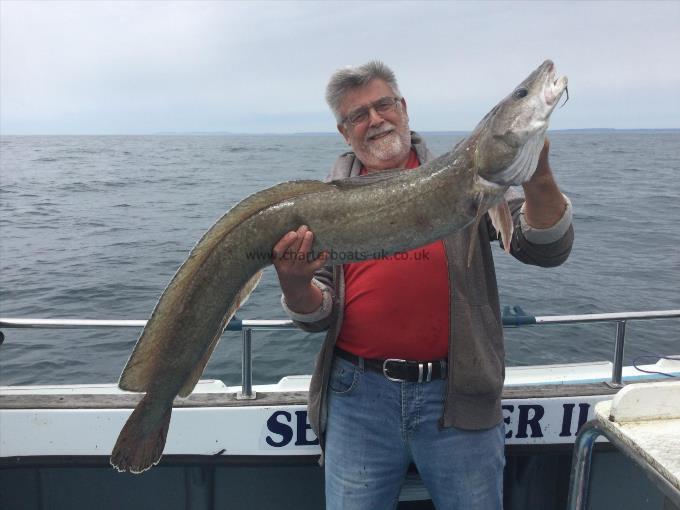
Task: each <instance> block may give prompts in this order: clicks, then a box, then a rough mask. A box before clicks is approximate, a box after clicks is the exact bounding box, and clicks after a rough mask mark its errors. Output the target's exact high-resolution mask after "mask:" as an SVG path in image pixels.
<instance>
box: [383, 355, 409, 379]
mask: <svg viewBox="0 0 680 510" xmlns="http://www.w3.org/2000/svg"><path fill="white" fill-rule="evenodd" d="M388 361H395V362H397V363H406V360H405V359H397V358H387V359H386V360H385V361H383V375H384V376H385V377H387V378H388V379H389V380H390V381H393V382H404V381H405V380H406V379H396V378H394V377H390V376H389V375H387V362H388Z"/></svg>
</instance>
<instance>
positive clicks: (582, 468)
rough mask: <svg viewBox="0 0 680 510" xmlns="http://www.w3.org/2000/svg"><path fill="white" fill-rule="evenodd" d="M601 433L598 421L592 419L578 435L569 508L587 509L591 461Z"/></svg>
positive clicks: (570, 509) (574, 509) (570, 483)
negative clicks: (596, 441)
mask: <svg viewBox="0 0 680 510" xmlns="http://www.w3.org/2000/svg"><path fill="white" fill-rule="evenodd" d="M601 433H602V432H601V431H600V428H599V427H598V425H597V421H596V420H592V421H589V422H588V423H586V424H585V425H583V427H581V430H580V431H579V433H578V435H577V436H576V441H575V442H574V453H573V458H572V461H571V478H570V479H569V496H568V497H569V499H568V501H567V510H585V508H586V503H587V502H588V485H589V482H590V461H591V459H592V455H593V446H594V444H595V440H596V439H597V437H598V436H599V435H600V434H601Z"/></svg>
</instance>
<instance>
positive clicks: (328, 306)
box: [281, 265, 337, 333]
mask: <svg viewBox="0 0 680 510" xmlns="http://www.w3.org/2000/svg"><path fill="white" fill-rule="evenodd" d="M335 273H336V271H334V269H333V267H332V266H330V265H326V266H324V267H322V268H321V269H319V270H318V271H317V272H316V273H314V280H313V281H312V283H313V284H314V285H316V286H317V287H318V288H319V289H321V292H322V294H323V295H324V298H323V301H322V303H321V305H320V306H319V309H317V310H315V311H313V312H311V313H307V314H301V313H295V312H293V311H291V310H290V309H289V308H288V306H286V301H285V299H284V297H283V295H282V296H281V304H282V306H283V309H284V311H285V312H286V313H287V314H288V315H289V316H290V318H291V319H292V320H293V323H294V324H295V325H296V326H297V327H298V328H300V329H302V330H303V331H307V332H309V333H318V332H319V331H325V330H327V329H328V328H329V327H330V325H331V324H332V323H333V322H334V321H335V315H336V314H337V293H336V286H335V276H336V275H335Z"/></svg>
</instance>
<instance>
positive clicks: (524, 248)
mask: <svg viewBox="0 0 680 510" xmlns="http://www.w3.org/2000/svg"><path fill="white" fill-rule="evenodd" d="M565 198H567V197H566V196H565ZM508 205H509V207H510V212H511V213H512V221H513V226H514V230H513V235H512V241H511V244H510V253H511V254H512V256H513V257H515V258H516V259H517V260H519V261H520V262H523V263H524V264H531V265H534V266H541V267H555V266H559V265H560V264H562V263H564V261H566V260H567V258H568V257H569V253H570V252H571V247H572V245H573V242H574V227H573V225H572V222H571V218H572V212H571V202H570V201H569V199H568V198H567V207H566V209H565V211H564V213H563V215H562V218H561V219H560V220H559V221H558V222H557V223H556V224H555V225H554V226H552V227H550V228H546V229H536V228H533V227H531V226H529V225H528V224H527V222H526V220H525V219H524V210H523V206H524V198H514V199H512V200H510V201H509V202H508ZM486 221H487V226H488V229H489V237H490V238H491V239H497V238H498V237H499V236H498V233H497V232H496V230H495V229H494V228H493V226H492V225H491V220H490V219H489V216H488V215H487V217H486ZM500 244H501V246H503V241H502V240H500Z"/></svg>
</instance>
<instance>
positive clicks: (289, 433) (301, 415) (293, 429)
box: [265, 411, 319, 448]
mask: <svg viewBox="0 0 680 510" xmlns="http://www.w3.org/2000/svg"><path fill="white" fill-rule="evenodd" d="M293 414H295V418H293V415H292V414H291V413H289V412H288V411H276V412H274V413H273V414H272V415H271V416H270V417H269V419H268V420H267V429H268V430H269V432H270V434H268V435H267V437H266V438H265V441H267V444H268V445H269V446H273V447H275V448H281V447H282V446H286V445H288V444H290V442H291V441H292V440H293V437H295V443H294V444H295V446H313V445H317V444H319V439H318V438H317V437H316V435H315V434H314V432H311V434H310V435H311V436H312V439H309V438H308V433H307V431H311V429H312V427H311V425H310V424H309V421H308V420H307V411H295V412H294V413H293ZM293 421H295V424H294V425H293Z"/></svg>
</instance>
